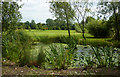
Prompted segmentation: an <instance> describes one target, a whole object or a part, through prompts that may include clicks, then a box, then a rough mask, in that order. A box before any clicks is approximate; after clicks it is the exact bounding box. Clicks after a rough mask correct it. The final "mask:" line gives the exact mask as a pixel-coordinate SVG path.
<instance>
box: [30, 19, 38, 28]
mask: <svg viewBox="0 0 120 77" xmlns="http://www.w3.org/2000/svg"><path fill="white" fill-rule="evenodd" d="M36 26H37V25H36V23H35V21H34V20H31V23H30V27H31V29H36Z"/></svg>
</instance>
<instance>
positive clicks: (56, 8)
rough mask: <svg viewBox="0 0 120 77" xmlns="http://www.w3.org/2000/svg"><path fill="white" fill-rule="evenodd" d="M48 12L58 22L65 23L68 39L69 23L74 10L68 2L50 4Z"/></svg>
mask: <svg viewBox="0 0 120 77" xmlns="http://www.w3.org/2000/svg"><path fill="white" fill-rule="evenodd" d="M50 10H51V12H52V13H53V14H54V16H55V17H56V18H57V19H59V20H64V21H65V22H66V23H67V30H68V34H69V38H70V27H69V22H71V21H72V20H73V15H74V14H75V13H74V10H73V9H72V8H71V5H70V4H69V3H68V2H55V1H54V2H51V3H50ZM72 14H73V15H72Z"/></svg>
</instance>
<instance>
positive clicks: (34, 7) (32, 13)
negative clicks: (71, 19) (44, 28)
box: [19, 0, 53, 23]
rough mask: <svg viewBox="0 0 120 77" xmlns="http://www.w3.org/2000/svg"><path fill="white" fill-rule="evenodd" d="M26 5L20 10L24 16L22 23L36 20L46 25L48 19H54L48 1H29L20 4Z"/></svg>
mask: <svg viewBox="0 0 120 77" xmlns="http://www.w3.org/2000/svg"><path fill="white" fill-rule="evenodd" d="M22 3H24V5H23V7H22V8H21V9H20V12H21V14H22V17H23V19H22V21H23V22H25V21H31V20H32V19H33V20H35V21H36V22H37V23H38V22H42V23H45V21H46V19H47V18H53V16H52V14H51V13H50V12H49V3H47V2H46V0H29V1H27V0H26V1H24V2H19V4H22Z"/></svg>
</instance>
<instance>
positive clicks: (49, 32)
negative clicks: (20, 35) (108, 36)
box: [25, 30, 93, 38]
mask: <svg viewBox="0 0 120 77" xmlns="http://www.w3.org/2000/svg"><path fill="white" fill-rule="evenodd" d="M25 32H26V33H27V34H28V35H30V36H32V37H39V36H48V37H58V36H68V31H67V30H31V31H29V30H25ZM70 33H71V35H72V36H73V35H75V36H78V37H80V38H82V33H77V32H76V31H75V30H70ZM85 36H86V37H93V36H92V35H90V34H88V33H85Z"/></svg>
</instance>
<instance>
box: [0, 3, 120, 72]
mask: <svg viewBox="0 0 120 77" xmlns="http://www.w3.org/2000/svg"><path fill="white" fill-rule="evenodd" d="M107 3H108V4H107ZM1 4H2V14H3V15H2V26H3V27H2V28H3V29H2V36H3V39H2V56H3V62H4V61H6V60H10V61H13V62H15V64H16V65H17V66H21V67H23V66H28V67H34V66H35V67H37V68H41V69H56V70H65V69H69V68H74V67H75V68H79V67H84V68H86V67H90V68H101V67H105V68H115V69H118V68H119V67H120V22H119V19H120V14H119V12H120V2H116V3H114V2H113V3H111V2H106V3H99V4H98V5H97V6H98V8H99V6H100V7H101V5H102V8H101V9H102V10H101V9H100V10H99V11H98V12H97V13H98V15H99V14H101V16H105V15H107V14H108V13H109V12H111V11H112V15H111V16H110V18H109V19H108V20H106V18H105V17H104V18H103V19H102V18H99V16H98V19H95V18H93V17H90V16H87V15H85V14H87V13H88V12H90V9H89V8H85V13H84V15H82V16H81V17H83V18H82V20H81V22H80V20H79V19H78V18H76V15H77V14H76V13H77V12H76V10H75V9H77V10H78V11H80V9H81V7H82V6H77V5H82V4H79V3H74V4H72V3H69V2H51V3H50V9H51V11H52V13H53V14H54V15H55V17H56V19H55V20H53V19H49V18H48V19H47V20H46V23H37V24H36V23H35V21H34V20H32V21H31V22H29V21H26V22H20V19H21V14H20V12H19V8H21V6H19V5H18V4H17V3H16V2H2V3H1ZM87 4H89V3H87ZM72 6H74V7H72ZM110 6H111V7H110ZM79 7H80V8H79ZM84 7H86V3H85V6H83V8H84ZM104 7H106V9H108V10H107V11H106V12H104V11H103V9H104ZM86 10H87V11H86ZM116 10H118V12H115V11H116ZM79 13H81V12H79ZM101 16H100V17H101ZM75 19H76V20H77V22H75V21H74V20H75ZM73 22H74V23H73ZM67 31H68V33H67ZM79 46H80V47H79ZM79 48H80V49H79Z"/></svg>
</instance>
